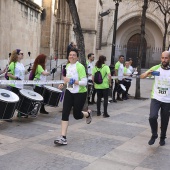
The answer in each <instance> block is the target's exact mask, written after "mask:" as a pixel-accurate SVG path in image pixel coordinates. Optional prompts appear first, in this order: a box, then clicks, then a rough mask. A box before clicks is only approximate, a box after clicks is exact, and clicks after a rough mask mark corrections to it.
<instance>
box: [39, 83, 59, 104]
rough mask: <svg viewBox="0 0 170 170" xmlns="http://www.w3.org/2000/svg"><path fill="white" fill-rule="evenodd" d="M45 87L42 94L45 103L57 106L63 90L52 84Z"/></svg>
mask: <svg viewBox="0 0 170 170" xmlns="http://www.w3.org/2000/svg"><path fill="white" fill-rule="evenodd" d="M43 87H44V90H43V94H42V96H43V97H44V104H45V105H48V106H51V107H57V106H58V103H59V100H60V96H61V93H62V91H61V90H59V89H57V88H55V87H51V86H43Z"/></svg>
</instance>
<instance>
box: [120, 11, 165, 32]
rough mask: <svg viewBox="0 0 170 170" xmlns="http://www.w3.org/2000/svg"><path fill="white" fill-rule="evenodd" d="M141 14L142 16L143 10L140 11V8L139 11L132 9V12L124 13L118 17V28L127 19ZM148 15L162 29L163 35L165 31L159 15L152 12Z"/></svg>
mask: <svg viewBox="0 0 170 170" xmlns="http://www.w3.org/2000/svg"><path fill="white" fill-rule="evenodd" d="M140 16H141V11H139V10H138V11H132V12H129V13H126V14H124V15H122V16H121V17H119V18H118V23H117V29H119V27H120V26H121V25H122V24H123V23H124V22H126V21H127V20H129V19H131V18H134V17H140ZM146 16H147V18H148V19H150V20H151V21H153V22H154V23H155V24H156V25H157V26H158V28H159V29H160V30H161V33H162V35H163V33H164V24H163V21H162V20H161V19H160V18H158V17H157V16H155V15H153V14H151V13H147V14H146Z"/></svg>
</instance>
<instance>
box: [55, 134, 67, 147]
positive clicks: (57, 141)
mask: <svg viewBox="0 0 170 170" xmlns="http://www.w3.org/2000/svg"><path fill="white" fill-rule="evenodd" d="M54 143H55V144H60V145H67V139H65V138H63V137H62V136H60V137H58V138H57V139H55V140H54Z"/></svg>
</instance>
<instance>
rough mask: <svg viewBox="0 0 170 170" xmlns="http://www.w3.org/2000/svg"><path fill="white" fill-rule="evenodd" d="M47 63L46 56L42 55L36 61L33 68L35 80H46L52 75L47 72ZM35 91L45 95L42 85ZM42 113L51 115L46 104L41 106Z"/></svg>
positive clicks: (37, 86) (36, 87)
mask: <svg viewBox="0 0 170 170" xmlns="http://www.w3.org/2000/svg"><path fill="white" fill-rule="evenodd" d="M46 62H47V56H46V55H44V54H40V55H38V56H37V58H36V59H35V61H34V65H33V68H32V74H33V75H34V80H42V81H45V80H46V76H48V75H50V73H49V72H47V71H46V67H45V65H46ZM34 91H35V92H37V93H39V94H41V95H42V93H43V86H42V85H36V86H35V88H34ZM40 113H42V114H49V113H48V112H47V111H46V110H45V107H44V104H42V105H41V108H40Z"/></svg>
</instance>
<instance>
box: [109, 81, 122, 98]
mask: <svg viewBox="0 0 170 170" xmlns="http://www.w3.org/2000/svg"><path fill="white" fill-rule="evenodd" d="M119 84H123V81H122V80H118V81H117V82H116V81H115V87H114V90H113V96H112V98H113V100H114V99H115V95H116V92H117V89H118V87H119ZM117 97H119V94H117Z"/></svg>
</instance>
